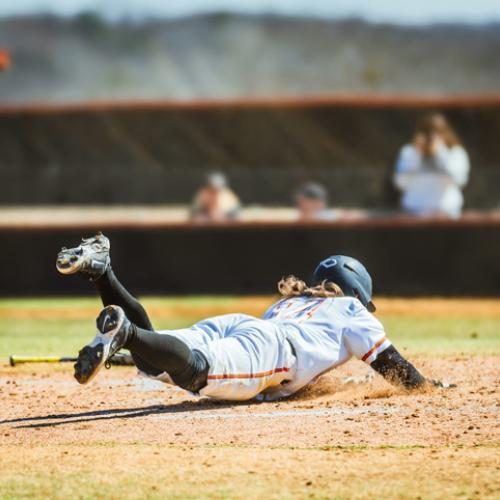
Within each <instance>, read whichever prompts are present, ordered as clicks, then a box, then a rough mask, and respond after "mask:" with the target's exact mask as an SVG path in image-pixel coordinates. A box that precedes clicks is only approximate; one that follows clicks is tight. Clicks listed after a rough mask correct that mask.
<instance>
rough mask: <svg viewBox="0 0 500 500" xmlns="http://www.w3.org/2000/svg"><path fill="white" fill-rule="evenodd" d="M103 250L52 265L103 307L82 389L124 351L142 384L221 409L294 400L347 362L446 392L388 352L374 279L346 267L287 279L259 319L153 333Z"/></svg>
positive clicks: (352, 265) (232, 318) (228, 318)
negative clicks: (178, 391)
mask: <svg viewBox="0 0 500 500" xmlns="http://www.w3.org/2000/svg"><path fill="white" fill-rule="evenodd" d="M109 247H110V244H109V240H108V239H107V238H106V237H105V236H104V235H103V234H97V235H96V236H94V237H93V238H88V239H84V240H83V241H82V243H81V245H80V246H78V247H76V248H73V249H66V248H63V249H62V250H61V252H60V253H59V254H58V257H57V263H56V266H57V269H58V270H59V272H61V273H62V274H80V275H81V276H83V277H85V278H87V279H90V280H91V281H93V282H94V283H95V284H96V286H97V290H98V292H99V294H100V296H101V299H102V302H103V304H104V305H105V306H106V307H105V308H104V309H103V310H102V311H101V313H100V314H99V316H98V318H97V321H96V326H97V333H96V336H95V338H94V339H93V340H92V341H91V342H90V343H89V344H88V345H86V346H84V347H83V348H82V350H81V351H80V352H79V355H78V360H77V362H76V364H75V378H76V380H77V381H78V382H79V383H80V384H86V383H88V382H90V381H91V380H92V379H93V378H94V377H95V376H96V374H97V372H98V371H99V370H100V369H101V368H102V367H103V366H106V365H107V364H109V360H110V358H111V357H112V356H113V355H114V354H115V353H116V352H117V351H118V350H119V349H121V348H122V347H124V348H126V349H128V350H129V351H130V353H131V355H132V358H133V360H134V362H135V364H136V366H137V368H138V369H139V370H140V372H142V373H143V374H145V375H147V376H149V377H152V378H155V379H156V380H161V381H162V382H165V383H167V384H174V385H177V386H178V387H182V388H183V389H185V390H187V391H190V392H192V393H196V394H201V395H203V396H209V397H212V398H217V399H227V400H240V401H243V400H248V399H253V398H257V399H261V400H262V399H264V400H274V399H278V398H282V397H286V396H290V395H292V394H294V393H296V392H297V391H299V390H300V389H302V388H303V387H305V386H306V385H308V384H309V383H311V382H312V381H314V380H315V379H317V378H318V377H319V376H321V375H322V374H323V373H325V372H327V371H330V370H332V369H334V368H336V367H337V366H340V365H342V364H343V363H345V362H346V361H348V360H349V359H350V358H351V357H353V356H354V357H356V358H358V359H360V360H362V361H364V362H365V363H367V364H368V365H369V366H371V367H372V368H373V369H374V370H375V371H377V372H378V373H380V374H381V375H382V376H383V377H384V378H386V379H387V380H388V381H389V382H392V383H394V384H398V385H401V386H403V387H405V388H406V389H408V390H411V389H418V388H421V387H426V386H430V387H432V386H438V387H448V385H445V384H443V383H441V382H438V381H435V380H430V379H427V378H425V377H424V376H423V375H421V374H420V372H419V371H418V370H417V369H416V368H415V367H414V366H413V365H412V364H411V363H409V362H408V361H407V360H406V359H405V358H404V357H403V356H402V355H401V354H400V353H399V352H398V350H397V349H396V348H395V347H394V346H393V345H392V343H391V341H390V340H389V339H388V338H387V336H386V334H385V331H384V327H383V326H382V324H381V323H380V321H378V320H377V319H376V318H375V316H373V314H372V312H374V311H375V306H374V304H373V302H372V280H371V277H370V275H369V274H368V271H367V270H366V269H365V267H364V266H363V265H362V264H361V263H360V262H359V261H358V260H356V259H354V258H352V257H347V256H345V255H334V256H331V257H328V258H327V259H325V260H323V261H321V262H320V263H319V264H318V266H317V267H316V270H315V271H314V275H313V282H312V286H307V285H306V283H305V282H303V281H301V280H299V279H297V278H295V277H293V276H289V277H288V278H284V279H282V280H281V281H280V283H279V285H278V288H279V291H280V294H281V296H282V298H281V300H279V301H278V302H276V303H275V304H273V305H272V306H271V307H270V308H269V309H268V310H267V312H266V313H265V315H264V317H263V318H256V317H253V316H249V315H247V314H226V315H223V316H216V317H213V318H208V319H205V320H203V321H200V322H198V323H196V324H195V325H193V326H191V327H189V328H182V329H179V330H165V331H155V330H154V329H153V327H152V325H151V321H150V319H149V317H148V315H147V313H146V312H145V310H144V308H143V307H142V305H141V304H140V303H139V302H138V301H137V300H136V299H134V298H133V297H132V296H131V295H130V293H129V292H128V291H127V290H126V289H125V288H124V287H123V285H122V284H121V283H120V282H119V281H118V279H117V278H116V276H115V274H114V273H113V270H112V269H111V260H110V256H109Z"/></svg>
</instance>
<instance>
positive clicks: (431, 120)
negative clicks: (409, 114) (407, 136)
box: [415, 113, 461, 147]
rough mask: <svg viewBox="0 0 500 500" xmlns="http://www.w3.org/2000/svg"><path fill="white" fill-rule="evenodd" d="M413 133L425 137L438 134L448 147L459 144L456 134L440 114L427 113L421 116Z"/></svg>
mask: <svg viewBox="0 0 500 500" xmlns="http://www.w3.org/2000/svg"><path fill="white" fill-rule="evenodd" d="M415 133H417V134H424V135H425V136H426V137H430V136H431V135H432V134H434V133H438V134H440V135H441V136H442V138H443V140H444V142H445V143H446V145H447V146H448V147H452V146H457V145H459V144H461V141H460V139H459V138H458V135H457V133H456V132H455V130H454V129H453V127H452V126H451V125H450V124H449V123H448V120H447V119H446V117H445V116H444V115H443V114H442V113H427V114H426V115H424V116H422V117H421V118H420V120H419V121H418V124H417V128H416V130H415Z"/></svg>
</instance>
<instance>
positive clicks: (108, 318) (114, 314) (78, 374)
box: [75, 306, 130, 384]
mask: <svg viewBox="0 0 500 500" xmlns="http://www.w3.org/2000/svg"><path fill="white" fill-rule="evenodd" d="M96 326H97V333H96V336H95V337H94V340H92V342H91V343H90V344H87V345H86V346H85V347H84V348H83V349H82V350H81V351H80V352H79V353H78V359H77V360H76V363H75V378H76V380H77V381H78V382H79V383H80V384H87V383H88V382H90V381H91V380H92V379H93V378H94V377H95V376H96V375H97V372H98V371H99V370H100V369H101V368H102V367H103V366H105V365H107V364H108V361H109V359H110V358H111V357H112V356H113V355H114V354H115V353H116V352H118V351H119V350H120V349H121V348H122V347H123V346H124V345H125V343H126V342H127V338H128V332H129V328H130V321H129V320H128V319H127V317H126V316H125V313H124V312H123V309H122V308H121V307H118V306H106V307H105V308H104V309H103V310H102V311H101V312H100V314H99V316H98V317H97V319H96Z"/></svg>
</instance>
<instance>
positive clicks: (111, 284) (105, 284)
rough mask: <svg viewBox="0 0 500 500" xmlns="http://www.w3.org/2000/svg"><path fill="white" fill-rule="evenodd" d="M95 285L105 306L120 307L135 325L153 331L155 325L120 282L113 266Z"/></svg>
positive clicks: (109, 267)
mask: <svg viewBox="0 0 500 500" xmlns="http://www.w3.org/2000/svg"><path fill="white" fill-rule="evenodd" d="M95 284H96V285H97V290H98V292H99V295H100V296H101V300H102V303H103V305H104V306H109V305H115V306H120V307H121V308H122V309H123V310H124V311H125V314H126V315H127V318H128V319H129V320H130V321H131V322H132V323H134V325H137V326H138V327H139V328H143V329H144V330H151V331H152V330H153V325H152V324H151V321H150V320H149V317H148V315H147V314H146V311H145V310H144V307H142V305H141V304H140V303H139V301H138V300H137V299H136V298H134V297H133V296H132V295H131V294H130V292H129V291H128V290H127V289H126V288H125V287H124V286H123V285H122V284H121V283H120V282H119V281H118V278H117V277H116V276H115V273H114V272H113V269H111V266H108V269H107V270H106V272H105V273H104V274H103V275H102V276H101V277H100V278H99V279H98V280H96V281H95Z"/></svg>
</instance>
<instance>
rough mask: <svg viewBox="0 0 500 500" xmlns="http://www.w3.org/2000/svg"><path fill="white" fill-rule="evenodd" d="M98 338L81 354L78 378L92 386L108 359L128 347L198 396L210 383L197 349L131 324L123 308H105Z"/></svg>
mask: <svg viewBox="0 0 500 500" xmlns="http://www.w3.org/2000/svg"><path fill="white" fill-rule="evenodd" d="M96 324H97V334H96V336H95V338H94V339H93V340H92V342H90V344H88V345H86V346H85V347H84V348H83V349H82V350H81V351H80V353H79V355H78V360H77V362H76V363H75V378H76V379H77V380H78V382H80V384H86V383H87V382H90V381H91V380H92V379H93V378H94V377H95V376H96V374H97V372H98V371H99V370H100V369H101V368H102V367H103V366H105V364H106V362H107V361H108V360H109V358H110V357H111V356H112V355H113V354H114V353H115V352H116V351H118V350H119V349H121V348H122V347H125V348H126V349H129V350H130V353H131V354H132V356H133V357H134V359H135V358H136V357H139V358H140V359H142V360H144V362H145V363H147V364H148V365H149V366H151V367H153V369H154V370H155V372H156V373H154V374H160V373H164V372H166V373H168V374H169V375H170V377H171V379H172V380H173V381H174V382H175V383H176V384H177V385H178V386H179V387H182V388H184V389H186V390H188V391H191V392H198V391H199V390H200V389H201V388H202V387H204V386H205V385H206V383H207V374H208V369H209V367H208V362H207V359H206V358H205V356H204V355H203V354H202V353H201V352H200V351H198V350H196V349H190V348H189V347H188V346H187V345H186V344H185V343H184V342H183V341H182V340H180V339H178V338H176V337H175V336H173V335H168V334H161V335H160V334H158V333H156V332H151V331H148V330H144V329H142V328H139V327H138V326H137V325H134V324H133V323H131V322H130V321H129V320H128V318H127V317H126V315H125V312H124V311H123V309H122V308H121V307H118V306H114V305H110V306H107V307H105V308H104V309H103V310H102V311H101V313H100V314H99V316H98V317H97V320H96Z"/></svg>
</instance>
